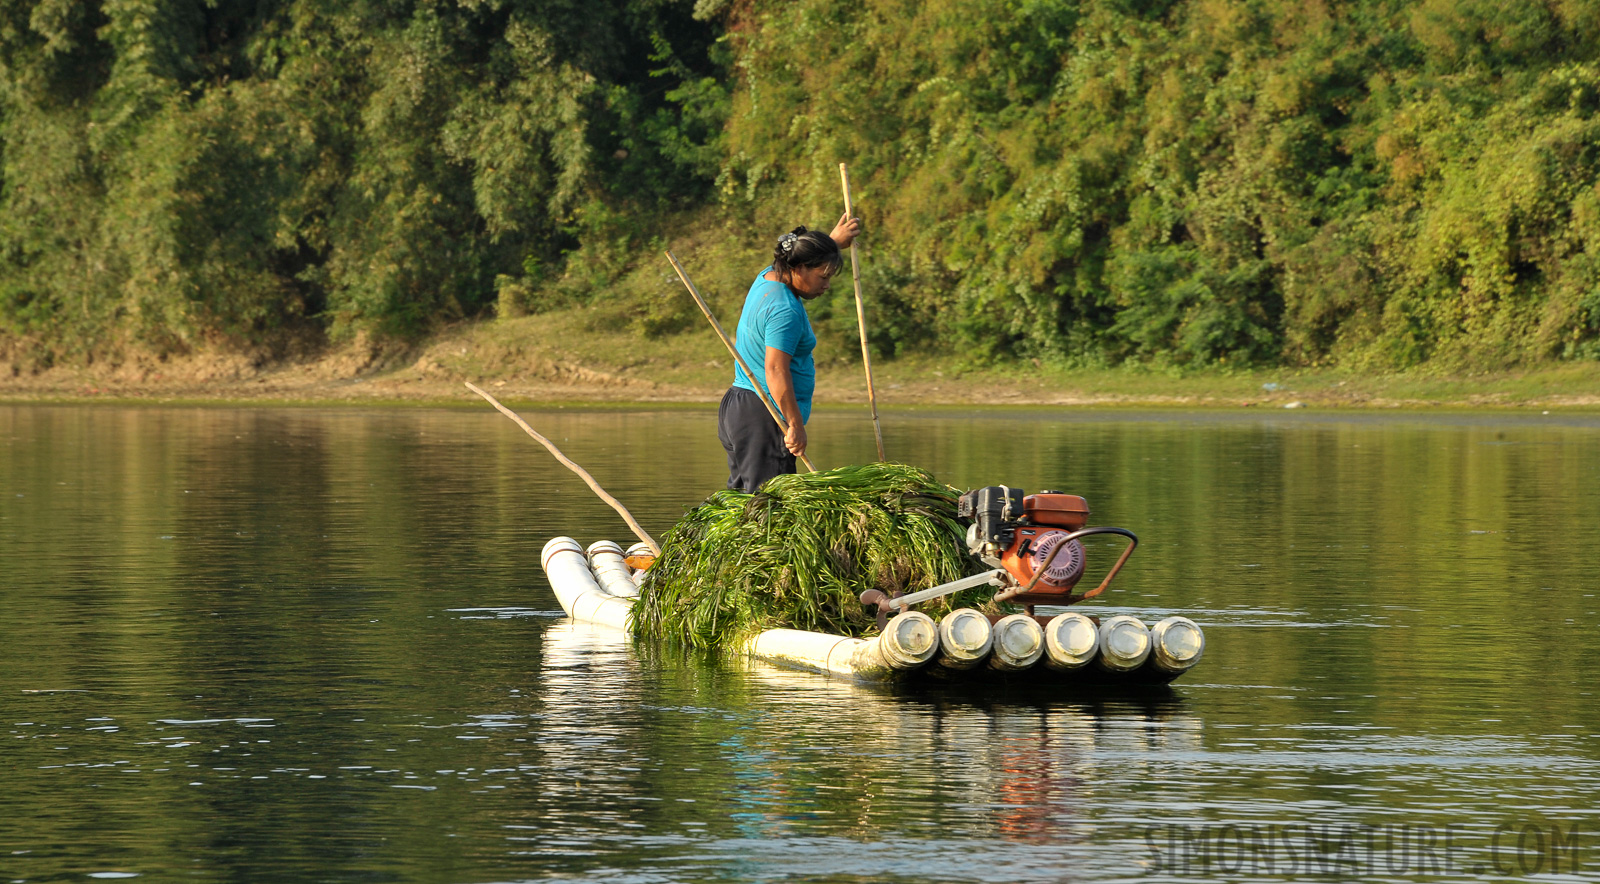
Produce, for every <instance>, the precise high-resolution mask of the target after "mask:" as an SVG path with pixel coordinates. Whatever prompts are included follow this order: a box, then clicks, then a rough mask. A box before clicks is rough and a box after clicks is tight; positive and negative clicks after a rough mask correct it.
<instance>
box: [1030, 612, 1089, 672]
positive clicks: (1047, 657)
mask: <svg viewBox="0 0 1600 884" xmlns="http://www.w3.org/2000/svg"><path fill="white" fill-rule="evenodd" d="M1099 650H1100V628H1099V627H1098V626H1095V624H1094V621H1093V620H1090V619H1089V618H1088V617H1086V616H1084V615H1082V614H1079V613H1078V612H1076V611H1068V612H1067V613H1065V614H1057V615H1056V616H1054V617H1052V618H1050V622H1049V623H1046V624H1045V626H1044V665H1045V666H1046V667H1048V668H1050V669H1053V670H1055V671H1056V672H1071V671H1073V670H1074V669H1082V668H1083V667H1085V666H1087V665H1089V663H1091V662H1093V660H1094V655H1095V653H1096V652H1098V651H1099Z"/></svg>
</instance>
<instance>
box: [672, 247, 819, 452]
mask: <svg viewBox="0 0 1600 884" xmlns="http://www.w3.org/2000/svg"><path fill="white" fill-rule="evenodd" d="M667 260H668V261H671V262H672V269H673V270H676V271H678V278H679V279H681V280H683V286H684V288H686V289H688V290H689V295H690V296H691V297H693V298H694V302H695V303H696V304H698V305H699V306H700V312H701V313H704V314H705V315H706V319H708V320H710V321H711V327H712V328H714V329H716V330H717V337H719V338H721V339H722V343H723V345H724V346H726V347H727V348H728V352H729V353H732V354H733V361H734V362H737V363H739V368H741V369H743V370H744V376H745V377H747V378H749V379H750V383H752V384H755V385H756V388H757V389H759V390H760V391H761V404H762V405H765V406H766V407H767V414H770V415H772V419H773V420H775V421H777V422H778V428H779V429H781V430H783V432H784V433H785V434H787V433H788V432H789V422H788V421H786V420H784V419H783V415H782V414H781V413H780V412H779V411H778V408H777V400H775V399H773V398H772V394H771V393H770V392H768V391H767V387H766V385H765V384H763V383H761V381H760V380H758V379H757V378H756V375H755V372H753V371H751V370H750V366H748V365H745V364H744V358H743V357H742V356H740V355H739V351H738V350H737V349H735V348H734V346H733V340H732V339H731V338H729V337H728V333H727V332H725V331H723V330H722V323H720V322H717V318H716V317H715V316H712V315H711V308H710V307H708V306H706V299H705V298H702V297H700V290H699V289H697V288H695V287H694V283H692V282H690V281H689V274H688V273H686V272H685V271H684V269H683V265H682V264H679V263H678V259H677V257H676V256H674V255H673V254H672V250H671V249H667ZM800 462H801V463H803V464H805V465H806V469H808V470H810V471H811V472H813V473H815V472H816V471H817V468H816V467H814V466H812V465H811V461H810V459H809V458H807V457H806V456H805V455H804V454H802V455H800Z"/></svg>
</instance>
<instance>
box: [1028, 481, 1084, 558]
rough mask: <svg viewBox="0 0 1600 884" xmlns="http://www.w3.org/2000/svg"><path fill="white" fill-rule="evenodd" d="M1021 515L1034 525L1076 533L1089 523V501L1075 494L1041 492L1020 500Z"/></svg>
mask: <svg viewBox="0 0 1600 884" xmlns="http://www.w3.org/2000/svg"><path fill="white" fill-rule="evenodd" d="M1022 514H1023V515H1024V516H1026V517H1027V518H1028V521H1030V522H1033V523H1034V524H1035V525H1054V526H1056V527H1057V528H1065V529H1067V530H1068V531H1077V530H1078V529H1080V528H1082V527H1083V526H1084V525H1087V524H1088V523H1089V501H1087V500H1084V499H1083V498H1081V497H1079V496H1078V495H1076V494H1060V493H1057V492H1055V491H1041V492H1039V493H1038V494H1030V495H1028V496H1027V497H1024V498H1022ZM1062 555H1066V553H1062ZM1053 569H1054V566H1052V570H1053Z"/></svg>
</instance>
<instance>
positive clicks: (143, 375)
mask: <svg viewBox="0 0 1600 884" xmlns="http://www.w3.org/2000/svg"><path fill="white" fill-rule="evenodd" d="M293 349H294V350H295V351H296V355H291V356H280V357H271V356H269V355H267V354H265V353H262V352H248V351H238V350H224V349H216V350H206V351H200V352H195V353H191V354H188V355H183V356H166V357H161V358H158V357H154V356H151V355H145V354H135V355H131V356H127V357H124V358H121V359H118V360H116V361H114V362H111V361H103V360H102V361H99V362H97V363H94V364H91V365H86V366H57V367H51V368H48V369H44V370H38V369H36V368H32V367H29V366H26V365H23V364H20V363H19V362H18V361H17V360H15V359H8V357H7V356H6V351H5V350H4V348H3V346H0V400H5V401H13V402H15V401H97V400H98V401H107V400H114V401H139V402H151V403H158V402H215V403H225V402H260V403H283V404H301V403H321V404H331V403H352V404H380V403H410V404H419V405H442V404H452V403H457V404H477V403H479V400H478V399H477V397H476V396H474V395H473V394H472V393H471V392H470V391H468V390H466V389H465V388H464V387H463V386H462V382H463V381H468V380H470V381H473V382H474V383H477V384H479V385H480V386H483V387H484V388H485V389H488V390H489V391H491V392H493V393H494V394H495V395H496V396H498V397H500V398H502V399H503V400H504V401H506V402H508V403H521V404H524V405H529V404H533V405H536V404H540V403H550V404H555V403H576V402H619V403H620V402H629V403H712V402H715V401H716V400H717V399H718V397H720V396H721V395H722V392H723V391H724V390H725V389H726V388H727V384H728V381H729V379H730V378H731V375H732V371H731V361H730V359H729V356H728V354H727V351H726V350H724V349H723V347H722V345H721V343H720V342H719V341H717V339H716V338H715V336H714V335H712V334H711V332H710V331H709V330H706V331H705V332H704V334H699V333H694V332H691V333H686V334H679V335H675V336H670V337H666V338H661V339H654V340H652V339H646V338H643V337H641V336H640V335H638V334H637V333H635V332H633V331H631V330H630V329H628V328H627V327H626V325H625V324H622V323H619V322H618V321H617V319H616V317H612V316H607V315H605V314H603V313H599V312H596V311H585V310H572V311H565V312H562V313H557V314H544V315H541V316H532V317H525V318H520V319H513V320H502V321H485V322H476V323H466V324H462V325H459V326H456V327H453V328H450V329H446V330H444V331H441V332H440V333H438V334H436V335H434V336H433V337H432V338H430V339H428V340H427V341H424V342H422V343H419V344H413V345H398V344H392V343H391V344H381V343H377V342H373V341H370V340H366V339H358V340H355V341H351V342H346V343H342V344H325V343H321V342H312V343H309V344H306V345H304V346H299V347H296V348H293ZM829 349H831V350H833V351H834V352H833V353H831V354H829V353H827V352H826V350H829ZM818 354H819V356H823V357H828V356H831V357H832V361H831V362H824V363H821V364H819V367H818V385H817V386H818V389H817V402H818V404H819V405H820V406H823V407H826V406H828V405H833V404H840V405H842V404H852V403H865V402H866V399H867V395H866V384H865V382H864V381H863V379H862V373H861V368H860V360H859V351H851V350H850V349H849V348H848V347H846V346H844V345H842V344H840V343H839V342H824V347H823V348H819V350H818ZM873 374H874V380H875V386H876V388H877V394H878V403H879V407H880V409H893V408H896V407H904V406H912V405H1011V406H1028V405H1033V406H1062V407H1072V406H1168V407H1200V408H1204V407H1225V408H1238V407H1261V408H1284V407H1308V408H1436V407H1453V408H1541V409H1550V408H1560V409H1583V410H1593V409H1600V364H1597V363H1573V364H1553V365H1551V366H1549V367H1543V368H1538V369H1533V370H1528V371H1520V372H1500V373H1486V374H1481V375H1465V374H1454V375H1445V374H1438V373H1430V372H1414V373H1406V374H1394V375H1363V374H1355V373H1349V372H1342V371H1337V370H1264V369H1252V370H1248V371H1227V370H1206V371H1177V370H1171V371H1168V370H1162V369H1152V368H1126V369H1101V370H1061V369H1052V368H1048V367H1040V366H1035V365H1027V364H1023V365H1011V366H1004V367H985V368H973V367H965V366H963V365H962V364H961V363H960V362H959V361H957V360H953V359H939V358H933V357H925V356H919V357H913V358H904V359H896V360H888V361H880V362H878V363H876V364H874V366H873Z"/></svg>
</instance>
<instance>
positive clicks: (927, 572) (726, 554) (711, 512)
mask: <svg viewBox="0 0 1600 884" xmlns="http://www.w3.org/2000/svg"><path fill="white" fill-rule="evenodd" d="M958 495H959V492H958V491H956V489H954V488H951V487H950V486H948V485H943V484H941V483H939V482H937V481H935V480H934V478H933V477H932V476H931V475H929V474H928V473H926V472H924V471H923V470H919V469H917V468H916V467H909V466H906V465H904V464H889V463H874V464H867V465H865V466H854V467H840V468H839V469H836V470H829V471H827V472H823V473H810V474H807V475H786V476H777V477H775V478H773V479H771V480H769V481H768V482H767V483H766V484H765V485H763V486H762V487H761V490H759V491H757V492H756V493H754V494H747V493H744V492H740V491H719V492H717V493H715V494H713V495H711V497H709V498H707V499H706V502H705V503H703V504H701V505H700V506H698V507H696V508H694V509H692V510H690V511H689V512H688V513H686V514H685V515H684V517H683V518H682V519H681V520H679V521H678V524H676V525H675V526H673V528H672V531H671V532H669V533H668V534H667V536H666V538H665V539H664V540H663V542H662V544H661V555H660V556H658V557H657V558H656V561H655V564H654V565H653V566H652V567H651V568H650V572H649V577H648V579H646V580H645V582H644V585H643V587H642V589H641V592H640V598H639V602H638V604H637V605H636V606H635V608H634V624H633V628H634V632H635V633H637V634H639V635H642V636H648V637H652V638H659V639H665V640H668V641H673V642H682V643H686V644H688V645H690V646H693V647H696V648H712V647H719V646H721V647H734V646H736V645H737V643H738V642H739V641H741V640H743V639H746V638H749V637H751V636H754V635H755V634H757V633H759V632H761V631H762V630H765V629H772V628H776V627H788V628H792V629H809V630H815V631H819V632H831V633H839V634H843V635H853V636H858V635H862V634H865V633H868V632H871V631H873V630H874V629H875V628H876V621H875V620H874V618H873V617H872V616H871V615H869V614H868V613H867V612H866V609H865V608H864V607H863V606H862V604H861V602H860V601H859V596H860V594H861V593H862V592H863V591H864V590H867V589H872V588H877V589H881V590H884V591H885V592H894V591H900V592H915V591H917V590H920V589H927V588H929V587H931V586H936V585H938V584H941V583H947V582H949V581H951V580H956V579H958V578H961V577H965V576H967V575H968V574H973V573H976V572H977V571H979V570H982V568H983V565H982V564H981V563H979V562H978V561H977V560H975V559H973V558H972V557H971V556H970V555H969V554H968V553H967V549H966V540H965V535H966V530H965V527H964V526H963V525H962V524H961V523H959V522H958V521H957V520H956V498H957V496H958ZM992 595H993V587H979V588H977V589H972V590H967V591H964V592H961V593H957V594H955V595H951V596H946V597H945V598H943V599H939V600H937V601H935V602H930V603H928V604H926V605H923V606H921V607H920V608H919V610H922V611H923V612H925V613H927V614H929V615H930V616H934V617H938V616H939V615H940V614H942V613H944V612H945V611H948V610H952V609H954V608H959V607H967V606H972V607H976V606H981V605H983V604H984V603H985V601H986V600H988V599H989V598H990V597H991V596H992Z"/></svg>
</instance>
